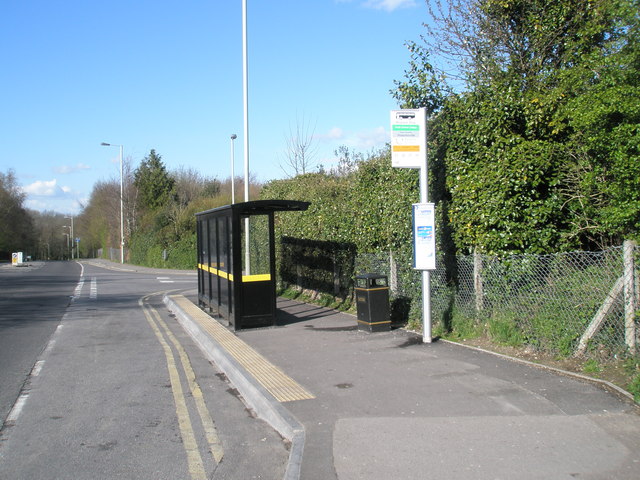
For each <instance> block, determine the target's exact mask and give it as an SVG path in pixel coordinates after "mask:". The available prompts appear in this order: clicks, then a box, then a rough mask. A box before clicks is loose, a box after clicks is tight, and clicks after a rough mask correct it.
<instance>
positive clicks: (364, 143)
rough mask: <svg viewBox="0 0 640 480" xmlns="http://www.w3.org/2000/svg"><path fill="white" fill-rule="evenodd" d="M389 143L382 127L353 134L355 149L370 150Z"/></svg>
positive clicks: (387, 135)
mask: <svg viewBox="0 0 640 480" xmlns="http://www.w3.org/2000/svg"><path fill="white" fill-rule="evenodd" d="M388 141H389V134H388V133H387V131H386V130H385V128H384V127H375V128H371V129H368V130H361V131H359V132H356V133H355V142H356V144H355V145H354V146H355V147H357V148H363V149H370V148H375V147H381V146H382V145H384V144H385V143H387V142H388Z"/></svg>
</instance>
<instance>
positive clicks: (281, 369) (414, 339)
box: [165, 294, 640, 480]
mask: <svg viewBox="0 0 640 480" xmlns="http://www.w3.org/2000/svg"><path fill="white" fill-rule="evenodd" d="M194 302H195V294H187V295H186V296H182V295H177V296H166V297H165V303H166V304H167V306H168V307H169V309H170V310H172V311H173V312H174V314H175V315H176V317H177V318H178V320H179V321H180V323H181V324H182V325H183V327H184V328H185V330H187V331H188V332H189V333H190V335H191V336H192V337H193V338H194V339H195V340H196V343H197V344H198V345H199V346H200V348H201V349H202V351H203V352H204V353H205V355H207V356H208V358H210V359H211V360H212V361H214V362H215V363H216V364H217V366H218V368H220V369H221V370H223V371H224V372H225V374H226V375H227V376H228V377H229V379H230V381H231V382H232V383H233V384H234V386H235V387H236V388H237V389H238V391H239V392H240V393H241V395H242V396H243V398H244V400H245V402H246V403H247V405H248V406H250V407H251V408H252V409H253V410H254V411H255V413H256V414H257V415H258V416H259V417H261V418H263V419H264V420H266V421H267V422H269V423H270V424H271V425H272V426H273V427H274V428H275V429H276V430H277V431H278V432H279V433H280V434H281V435H282V436H283V437H284V438H286V439H287V440H288V441H289V442H290V444H291V446H290V453H289V464H288V467H287V471H286V474H285V479H287V480H293V479H298V478H301V479H304V480H316V479H317V480H327V479H339V480H352V479H367V480H388V479H390V478H399V479H447V480H455V479H514V478H517V479H576V478H577V479H638V478H640V415H639V409H638V406H637V405H635V404H634V403H633V402H632V401H631V400H629V398H627V396H625V395H624V394H621V393H620V392H617V391H615V390H611V389H610V388H605V387H606V385H603V384H598V383H596V382H591V381H587V380H585V379H584V378H579V377H574V376H570V375H569V374H563V373H561V372H555V371H551V370H548V369H544V368H539V367H536V366H533V365H531V364H527V363H522V362H519V361H516V360H515V359H509V358H506V357H503V356H499V355H494V354H491V353H489V352H485V351H480V350H477V349H471V348H467V347H464V346H461V345H457V344H453V343H449V342H445V341H436V342H434V343H430V344H429V343H423V342H422V338H421V336H418V335H416V334H413V333H411V332H407V331H405V330H402V329H396V330H391V331H388V332H378V333H367V332H363V331H359V330H358V329H357V322H356V319H355V317H354V316H352V315H348V314H344V313H339V312H336V311H333V310H329V309H325V308H321V307H317V306H313V305H308V304H304V303H299V302H296V301H292V300H284V299H280V300H279V301H278V312H279V318H278V325H277V326H276V327H273V328H265V329H254V330H242V331H239V332H235V333H234V332H229V331H228V330H227V329H226V328H224V327H222V326H221V325H220V324H219V323H218V322H217V321H216V320H214V319H212V318H211V317H209V316H208V315H206V314H205V313H204V312H202V311H201V310H200V309H198V308H197V307H196V306H195V305H194Z"/></svg>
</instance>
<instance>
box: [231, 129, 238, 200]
mask: <svg viewBox="0 0 640 480" xmlns="http://www.w3.org/2000/svg"><path fill="white" fill-rule="evenodd" d="M236 138H238V136H237V135H236V134H235V133H232V134H231V204H232V205H233V204H234V203H236V173H235V167H234V164H235V161H236V152H235V150H234V142H233V141H234V140H235V139H236Z"/></svg>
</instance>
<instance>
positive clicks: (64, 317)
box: [0, 261, 288, 480]
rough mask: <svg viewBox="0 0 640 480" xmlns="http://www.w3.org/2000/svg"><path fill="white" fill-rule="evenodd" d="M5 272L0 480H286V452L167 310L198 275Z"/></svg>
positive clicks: (126, 270)
mask: <svg viewBox="0 0 640 480" xmlns="http://www.w3.org/2000/svg"><path fill="white" fill-rule="evenodd" d="M167 272H168V271H155V270H151V269H142V268H135V269H134V268H133V267H129V266H123V267H122V268H120V266H118V265H113V264H105V263H100V262H94V261H90V262H81V263H78V262H46V263H41V264H36V265H34V266H32V267H25V268H16V267H10V266H8V267H3V268H0V288H2V297H1V300H0V309H1V310H0V355H1V356H0V360H1V362H0V392H1V394H0V408H1V411H0V413H1V415H2V416H1V417H0V420H4V425H3V427H2V430H1V433H0V478H3V479H4V478H7V479H8V478H11V479H38V478H56V479H74V480H78V479H92V480H94V479H114V478H131V479H134V478H135V479H145V478H149V479H165V478H166V479H205V478H214V479H237V478H243V479H250V478H268V479H271V478H282V477H283V474H284V470H285V464H286V461H287V458H288V452H287V448H286V445H285V444H284V443H283V441H282V439H281V438H280V437H279V436H278V435H277V434H276V433H275V432H274V431H273V430H272V429H271V428H270V427H269V426H268V425H266V424H265V423H263V422H262V421H260V420H258V419H256V418H255V417H254V415H253V414H252V412H250V411H249V410H247V409H246V407H245V405H244V404H243V403H242V401H241V399H240V398H239V396H238V394H237V392H236V391H235V390H234V389H233V388H232V387H231V386H230V384H229V383H228V381H227V380H226V378H225V377H224V375H222V374H221V373H220V372H218V371H217V370H216V368H215V366H213V365H211V364H210V363H209V362H208V361H207V360H206V359H205V358H204V357H203V355H202V354H201V353H200V351H199V350H198V349H197V347H196V346H195V345H194V344H193V343H192V341H191V339H190V337H188V336H187V335H186V334H185V333H184V331H183V330H182V329H181V328H180V326H179V325H178V324H177V322H176V321H175V319H174V318H173V317H172V315H171V314H170V313H169V312H168V311H167V310H166V308H165V307H164V304H163V303H162V296H163V294H164V293H165V292H168V291H176V292H182V291H190V290H191V291H192V290H193V288H194V287H195V282H196V279H195V273H193V272H169V273H167Z"/></svg>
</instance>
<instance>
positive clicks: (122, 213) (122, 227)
mask: <svg viewBox="0 0 640 480" xmlns="http://www.w3.org/2000/svg"><path fill="white" fill-rule="evenodd" d="M100 145H102V146H103V147H120V263H124V205H123V196H124V175H123V173H122V145H115V144H113V143H106V142H102V143H101V144H100Z"/></svg>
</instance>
